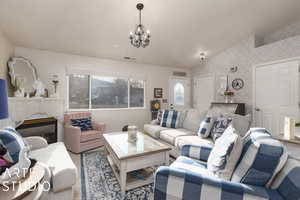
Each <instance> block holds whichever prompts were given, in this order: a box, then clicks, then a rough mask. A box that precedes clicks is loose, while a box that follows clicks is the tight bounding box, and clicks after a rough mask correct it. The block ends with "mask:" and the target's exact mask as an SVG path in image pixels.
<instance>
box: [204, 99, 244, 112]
mask: <svg viewBox="0 0 300 200" xmlns="http://www.w3.org/2000/svg"><path fill="white" fill-rule="evenodd" d="M210 109H212V110H219V111H223V112H228V113H234V114H238V115H245V114H246V111H245V104H244V103H223V102H212V103H211V106H210Z"/></svg>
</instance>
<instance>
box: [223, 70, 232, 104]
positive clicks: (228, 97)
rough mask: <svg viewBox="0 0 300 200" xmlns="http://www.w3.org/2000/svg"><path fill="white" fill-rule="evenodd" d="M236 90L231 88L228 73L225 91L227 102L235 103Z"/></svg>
mask: <svg viewBox="0 0 300 200" xmlns="http://www.w3.org/2000/svg"><path fill="white" fill-rule="evenodd" d="M233 96H234V92H233V91H231V90H230V89H229V84H228V75H227V77H226V90H225V91H224V97H225V103H233Z"/></svg>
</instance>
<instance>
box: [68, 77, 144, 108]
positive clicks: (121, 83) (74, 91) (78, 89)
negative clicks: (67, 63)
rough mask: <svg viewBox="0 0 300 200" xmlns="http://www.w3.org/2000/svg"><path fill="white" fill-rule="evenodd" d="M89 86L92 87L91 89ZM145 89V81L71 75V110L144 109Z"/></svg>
mask: <svg viewBox="0 0 300 200" xmlns="http://www.w3.org/2000/svg"><path fill="white" fill-rule="evenodd" d="M89 86H91V89H90V88H89ZM144 87H145V81H144V80H134V79H126V78H117V77H108V76H89V75H70V76H69V108H70V109H86V108H91V109H105V108H129V107H144V101H145V99H144V93H145V89H144ZM90 93H91V94H90ZM90 98H91V100H90Z"/></svg>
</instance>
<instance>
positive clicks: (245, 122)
mask: <svg viewBox="0 0 300 200" xmlns="http://www.w3.org/2000/svg"><path fill="white" fill-rule="evenodd" d="M223 116H224V117H226V118H231V119H232V123H233V125H234V127H235V128H236V129H237V130H238V132H239V133H240V134H241V136H242V137H243V136H244V135H245V134H246V133H247V132H248V130H249V128H250V125H251V122H252V119H251V115H250V114H248V115H246V116H243V115H237V114H232V113H227V114H224V115H223Z"/></svg>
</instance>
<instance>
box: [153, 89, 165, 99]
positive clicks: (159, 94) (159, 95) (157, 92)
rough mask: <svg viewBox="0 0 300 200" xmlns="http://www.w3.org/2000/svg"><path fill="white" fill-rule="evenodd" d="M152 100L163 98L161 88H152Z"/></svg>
mask: <svg viewBox="0 0 300 200" xmlns="http://www.w3.org/2000/svg"><path fill="white" fill-rule="evenodd" d="M154 98H163V89H162V88H154Z"/></svg>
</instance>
